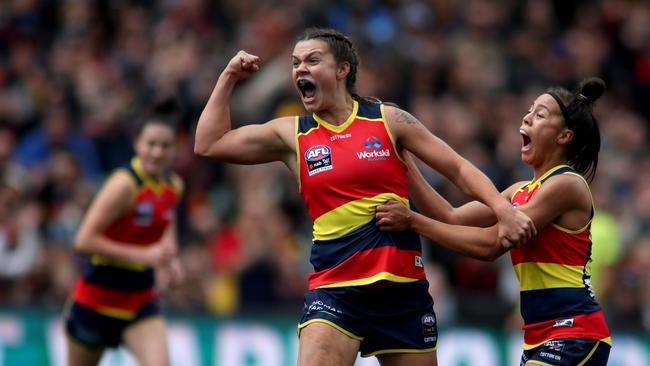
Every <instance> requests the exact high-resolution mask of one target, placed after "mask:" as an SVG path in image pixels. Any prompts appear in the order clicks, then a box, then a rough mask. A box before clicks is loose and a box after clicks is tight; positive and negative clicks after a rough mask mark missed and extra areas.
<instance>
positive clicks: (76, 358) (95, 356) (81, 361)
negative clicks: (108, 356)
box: [67, 337, 104, 366]
mask: <svg viewBox="0 0 650 366" xmlns="http://www.w3.org/2000/svg"><path fill="white" fill-rule="evenodd" d="M67 347H68V354H67V356H68V366H96V365H97V364H99V360H100V359H101V358H102V354H103V353H104V349H103V348H89V347H86V346H84V345H82V344H80V343H78V342H76V341H75V340H73V339H70V338H69V337H68V340H67Z"/></svg>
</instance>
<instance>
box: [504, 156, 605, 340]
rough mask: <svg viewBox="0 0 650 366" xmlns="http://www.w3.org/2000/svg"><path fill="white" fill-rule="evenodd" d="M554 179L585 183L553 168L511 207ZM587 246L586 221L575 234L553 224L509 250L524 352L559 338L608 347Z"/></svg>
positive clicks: (567, 169)
mask: <svg viewBox="0 0 650 366" xmlns="http://www.w3.org/2000/svg"><path fill="white" fill-rule="evenodd" d="M558 174H573V175H577V176H579V177H580V178H581V179H583V180H584V178H582V176H580V175H579V174H578V173H577V172H575V171H574V170H573V169H572V168H571V167H569V166H568V165H559V166H556V167H554V168H553V169H551V170H549V171H548V172H546V173H545V174H544V175H542V176H541V177H540V178H539V179H537V180H535V181H533V182H531V183H529V184H527V185H525V186H523V187H522V188H520V189H519V190H517V191H516V192H515V193H514V195H513V197H512V203H513V205H514V206H515V207H516V206H521V205H525V204H526V203H527V202H528V200H529V199H530V198H531V197H532V196H533V195H534V194H535V193H536V192H537V191H539V190H540V189H542V185H543V183H544V182H545V181H546V180H547V179H549V178H550V177H552V176H555V175H558ZM585 184H587V182H586V181H585ZM587 185H588V184H587ZM592 207H593V204H592ZM592 216H593V214H592ZM591 246H592V243H591V220H590V221H589V223H587V225H586V226H585V227H583V228H581V229H579V230H570V229H567V228H563V227H561V226H559V225H556V224H554V223H551V224H549V225H548V226H547V227H545V228H544V229H543V230H541V231H539V232H538V234H537V236H535V237H534V238H533V239H531V240H530V241H529V242H528V243H526V244H525V245H524V246H523V247H521V248H513V249H511V250H510V257H511V259H512V264H513V266H514V269H515V272H516V273H517V277H518V278H519V283H520V293H521V315H522V317H523V319H524V326H523V329H524V349H531V348H534V347H536V346H538V345H540V344H542V343H544V342H546V341H548V340H552V339H559V338H583V339H595V340H602V341H604V342H606V343H610V344H611V339H610V334H609V329H608V327H607V324H606V323H605V319H604V316H603V313H602V311H601V310H600V307H599V305H598V303H596V300H595V298H594V293H593V290H592V288H591V285H590V276H591V275H590V271H591V268H590V267H591Z"/></svg>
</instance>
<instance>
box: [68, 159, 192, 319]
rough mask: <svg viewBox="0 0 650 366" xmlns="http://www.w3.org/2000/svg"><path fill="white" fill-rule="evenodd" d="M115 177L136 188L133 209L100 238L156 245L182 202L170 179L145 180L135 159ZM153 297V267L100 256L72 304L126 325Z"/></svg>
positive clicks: (82, 279)
mask: <svg viewBox="0 0 650 366" xmlns="http://www.w3.org/2000/svg"><path fill="white" fill-rule="evenodd" d="M113 174H128V175H129V176H131V177H132V178H133V179H134V181H135V182H136V186H137V188H136V192H135V195H134V200H133V204H132V205H131V208H130V209H129V210H128V211H127V212H126V213H125V214H124V215H122V216H121V217H120V218H118V219H117V220H116V221H115V222H113V223H112V224H111V225H110V226H109V227H108V228H106V230H104V232H103V235H104V236H106V237H107V238H109V239H112V240H115V241H117V242H123V243H129V245H138V246H148V245H151V244H154V243H156V242H158V241H159V240H160V238H161V237H162V235H163V233H164V232H165V229H166V228H167V225H168V223H169V221H170V219H171V218H172V217H173V215H174V211H175V209H176V206H177V201H178V199H179V197H180V192H179V188H178V187H176V186H174V184H173V182H172V179H171V175H169V176H166V177H165V178H163V179H161V180H160V181H154V180H152V179H150V178H147V177H146V176H145V175H144V174H143V173H142V170H141V168H140V162H139V161H138V159H136V158H134V159H133V160H132V161H131V164H129V165H127V166H126V167H124V168H119V169H118V170H117V171H116V172H115V173H113ZM157 297H158V293H157V291H156V289H155V287H154V270H153V268H151V267H149V266H147V265H145V264H143V263H134V262H127V261H121V260H115V259H110V258H106V257H103V256H100V255H92V256H91V257H90V259H89V262H88V263H87V264H86V265H85V268H84V269H83V273H82V275H81V277H80V278H79V279H78V280H77V283H76V285H75V289H74V292H73V300H74V301H76V302H78V303H80V304H81V305H84V306H86V307H89V308H91V309H93V310H95V311H96V312H98V313H101V314H104V315H107V316H111V317H115V318H121V319H127V320H128V319H131V318H133V317H134V316H135V315H136V314H137V312H138V310H139V309H140V307H141V306H142V305H144V304H146V303H147V302H149V301H151V300H153V299H155V298H157Z"/></svg>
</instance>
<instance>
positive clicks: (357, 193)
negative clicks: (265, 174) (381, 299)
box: [296, 101, 425, 289]
mask: <svg viewBox="0 0 650 366" xmlns="http://www.w3.org/2000/svg"><path fill="white" fill-rule="evenodd" d="M296 152H297V159H298V161H297V163H298V167H299V178H300V193H301V195H302V197H303V199H304V201H305V203H306V206H307V210H308V212H309V215H310V216H311V218H312V220H313V222H314V224H313V246H312V252H311V258H310V261H311V263H312V265H313V266H314V272H313V273H312V274H311V275H310V276H309V288H310V289H315V288H324V287H342V286H360V285H368V284H371V283H375V282H377V281H382V280H387V281H392V282H415V281H419V280H422V279H424V278H425V275H424V268H423V262H422V248H421V244H420V239H419V236H417V234H415V233H413V232H397V233H385V232H382V231H380V230H379V229H377V227H376V225H375V220H374V218H375V208H376V207H377V205H380V204H382V203H384V202H386V201H387V200H389V199H393V200H398V201H401V202H403V203H404V204H406V205H408V179H407V167H406V165H405V164H404V162H403V160H402V159H401V157H400V156H399V155H398V153H397V148H396V145H395V141H394V140H393V138H392V136H391V135H390V132H389V130H388V127H387V125H386V118H385V116H384V106H383V104H381V103H363V102H362V103H358V102H356V101H355V102H354V107H353V110H352V113H351V115H350V117H349V118H348V119H347V120H346V121H345V122H344V123H343V124H341V125H339V126H335V125H332V124H330V123H328V122H327V121H325V120H323V119H321V118H319V117H318V116H317V115H316V114H314V115H311V116H302V117H297V121H296Z"/></svg>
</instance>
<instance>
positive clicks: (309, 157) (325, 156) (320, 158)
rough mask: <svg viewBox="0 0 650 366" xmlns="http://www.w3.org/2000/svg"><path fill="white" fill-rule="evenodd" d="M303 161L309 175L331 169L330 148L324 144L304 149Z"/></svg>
mask: <svg viewBox="0 0 650 366" xmlns="http://www.w3.org/2000/svg"><path fill="white" fill-rule="evenodd" d="M305 162H306V163H307V173H308V174H309V175H310V176H312V175H314V174H318V173H321V172H324V171H327V170H332V169H333V168H334V166H333V165H332V149H330V147H329V146H326V145H316V146H312V147H310V148H309V149H307V151H305Z"/></svg>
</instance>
